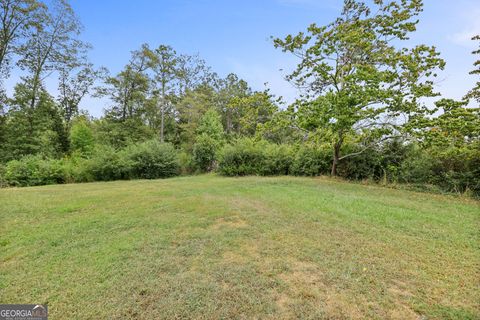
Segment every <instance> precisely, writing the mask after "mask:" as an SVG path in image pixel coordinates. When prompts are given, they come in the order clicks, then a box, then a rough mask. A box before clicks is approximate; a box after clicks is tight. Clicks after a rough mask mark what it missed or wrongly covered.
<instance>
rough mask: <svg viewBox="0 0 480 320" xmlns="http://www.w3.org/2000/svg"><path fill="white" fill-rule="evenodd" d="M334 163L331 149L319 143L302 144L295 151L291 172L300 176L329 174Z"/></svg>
mask: <svg viewBox="0 0 480 320" xmlns="http://www.w3.org/2000/svg"><path fill="white" fill-rule="evenodd" d="M331 164H332V155H331V151H330V150H329V149H328V148H323V147H320V146H317V145H302V146H300V147H298V150H297V151H296V153H295V159H294V160H293V163H292V168H291V172H292V174H294V175H299V176H317V175H320V174H329V173H330V166H331Z"/></svg>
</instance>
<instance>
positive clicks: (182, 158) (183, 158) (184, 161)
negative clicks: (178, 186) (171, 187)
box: [178, 150, 196, 175]
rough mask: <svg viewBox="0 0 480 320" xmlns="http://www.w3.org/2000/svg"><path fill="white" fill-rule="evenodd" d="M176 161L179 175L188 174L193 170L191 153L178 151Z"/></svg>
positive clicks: (193, 164) (194, 167) (194, 166)
mask: <svg viewBox="0 0 480 320" xmlns="http://www.w3.org/2000/svg"><path fill="white" fill-rule="evenodd" d="M178 163H179V166H180V174H181V175H189V174H192V173H194V172H195V170H196V165H195V163H194V161H193V157H192V154H191V153H189V152H186V151H185V150H183V151H181V152H179V153H178Z"/></svg>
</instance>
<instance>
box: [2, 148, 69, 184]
mask: <svg viewBox="0 0 480 320" xmlns="http://www.w3.org/2000/svg"><path fill="white" fill-rule="evenodd" d="M4 179H5V181H6V183H7V184H8V185H10V186H19V187H25V186H39V185H45V184H55V183H63V182H65V172H64V169H63V166H62V164H61V161H60V160H53V159H43V158H42V157H40V156H26V157H24V158H22V159H20V160H12V161H10V162H8V163H7V165H6V167H5V174H4Z"/></svg>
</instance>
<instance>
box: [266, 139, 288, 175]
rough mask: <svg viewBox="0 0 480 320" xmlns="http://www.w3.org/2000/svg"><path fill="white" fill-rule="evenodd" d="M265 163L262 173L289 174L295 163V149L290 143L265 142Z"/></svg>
mask: <svg viewBox="0 0 480 320" xmlns="http://www.w3.org/2000/svg"><path fill="white" fill-rule="evenodd" d="M261 149H262V150H263V163H262V165H261V168H260V172H259V173H260V174H261V175H264V176H271V175H288V174H289V173H290V168H291V166H292V164H293V150H292V148H291V147H290V146H289V145H277V144H272V143H263V144H262V145H261Z"/></svg>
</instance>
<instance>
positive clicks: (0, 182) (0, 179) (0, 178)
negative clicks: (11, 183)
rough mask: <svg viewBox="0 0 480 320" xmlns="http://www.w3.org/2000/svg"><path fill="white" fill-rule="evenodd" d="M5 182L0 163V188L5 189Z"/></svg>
mask: <svg viewBox="0 0 480 320" xmlns="http://www.w3.org/2000/svg"><path fill="white" fill-rule="evenodd" d="M6 186H7V181H6V180H5V166H4V165H2V164H1V163H0V188H3V187H6Z"/></svg>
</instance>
